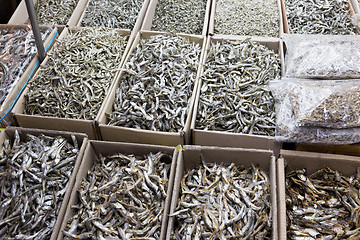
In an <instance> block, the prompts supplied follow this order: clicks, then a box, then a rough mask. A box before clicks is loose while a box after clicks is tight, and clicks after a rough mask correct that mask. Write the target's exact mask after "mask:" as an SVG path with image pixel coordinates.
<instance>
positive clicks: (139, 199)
mask: <svg viewBox="0 0 360 240" xmlns="http://www.w3.org/2000/svg"><path fill="white" fill-rule="evenodd" d="M169 159H172V158H171V156H169V155H165V154H163V153H161V152H158V153H156V154H153V153H150V154H148V155H146V156H144V157H140V156H134V155H124V154H121V153H119V154H115V155H112V156H106V157H103V156H101V155H99V156H98V157H97V158H96V160H95V163H94V165H93V167H92V169H91V170H89V171H88V175H87V176H86V178H83V180H82V183H81V186H80V188H79V189H78V194H79V200H80V202H79V204H78V205H77V206H74V209H75V213H74V216H72V217H71V218H70V219H69V221H68V225H67V227H66V229H65V231H64V232H63V233H64V236H65V238H64V239H159V237H160V228H161V221H162V220H163V218H164V216H163V213H164V208H165V198H166V194H167V193H166V191H167V188H168V180H169V173H170V164H168V163H166V162H168V160H169Z"/></svg>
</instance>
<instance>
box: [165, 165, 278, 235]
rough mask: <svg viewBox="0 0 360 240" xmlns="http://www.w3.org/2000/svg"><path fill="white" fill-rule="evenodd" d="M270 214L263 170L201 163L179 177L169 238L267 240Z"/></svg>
mask: <svg viewBox="0 0 360 240" xmlns="http://www.w3.org/2000/svg"><path fill="white" fill-rule="evenodd" d="M271 215H272V213H271V202H270V183H269V178H268V176H267V174H266V173H265V172H264V171H262V170H261V169H259V168H257V167H254V166H252V167H250V168H244V167H237V166H235V164H231V165H230V166H228V167H224V166H222V165H217V164H209V163H203V164H202V165H200V166H199V167H197V168H195V169H191V170H189V171H187V172H186V173H185V175H184V177H183V178H182V181H181V198H180V199H179V202H178V207H177V209H176V212H174V213H173V214H172V216H176V217H175V219H176V222H175V232H174V233H173V235H172V239H270V235H271V225H272V220H271Z"/></svg>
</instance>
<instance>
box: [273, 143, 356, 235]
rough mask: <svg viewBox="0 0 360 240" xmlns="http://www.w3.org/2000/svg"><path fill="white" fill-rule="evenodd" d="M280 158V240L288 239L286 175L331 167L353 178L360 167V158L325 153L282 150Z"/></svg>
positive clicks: (278, 176) (278, 184)
mask: <svg viewBox="0 0 360 240" xmlns="http://www.w3.org/2000/svg"><path fill="white" fill-rule="evenodd" d="M280 156H281V157H280V158H279V159H278V160H277V189H278V209H279V212H278V226H279V239H280V240H285V239H286V233H287V232H286V231H287V229H286V203H285V199H286V195H285V175H286V173H287V172H288V171H289V170H290V169H291V170H296V169H303V168H306V170H307V174H308V175H310V174H312V173H314V172H315V171H316V170H319V169H322V168H324V167H325V166H327V167H330V168H332V169H335V170H337V171H339V172H340V173H342V174H344V175H345V176H351V175H353V174H356V169H357V167H360V158H359V157H351V156H344V155H333V154H325V153H310V152H299V151H289V150H281V152H280Z"/></svg>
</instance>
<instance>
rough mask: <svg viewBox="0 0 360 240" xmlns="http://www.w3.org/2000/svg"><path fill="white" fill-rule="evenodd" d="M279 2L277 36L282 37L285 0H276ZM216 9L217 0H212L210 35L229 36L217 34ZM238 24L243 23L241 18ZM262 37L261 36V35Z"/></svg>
mask: <svg viewBox="0 0 360 240" xmlns="http://www.w3.org/2000/svg"><path fill="white" fill-rule="evenodd" d="M276 1H277V4H278V9H279V36H278V37H277V38H280V37H281V36H282V34H283V33H284V30H283V29H284V26H283V14H284V12H283V11H282V1H283V0H276ZM215 11H216V0H212V3H211V13H210V19H209V35H211V36H213V35H216V36H223V37H224V36H229V35H223V34H217V33H216V34H215V32H214V31H215V30H214V28H215ZM238 24H241V19H240V20H239V22H238ZM248 37H249V36H248ZM259 37H260V36H259Z"/></svg>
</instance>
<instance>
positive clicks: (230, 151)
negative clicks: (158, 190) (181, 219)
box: [166, 146, 278, 239]
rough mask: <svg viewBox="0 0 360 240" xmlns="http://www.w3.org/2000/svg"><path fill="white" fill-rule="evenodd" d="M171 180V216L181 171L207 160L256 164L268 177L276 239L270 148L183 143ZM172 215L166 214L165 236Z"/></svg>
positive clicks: (172, 224) (275, 206)
mask: <svg viewBox="0 0 360 240" xmlns="http://www.w3.org/2000/svg"><path fill="white" fill-rule="evenodd" d="M177 161H178V162H177V166H176V174H175V182H174V187H173V193H172V200H171V206H170V215H172V214H173V213H174V212H175V210H176V207H177V204H178V199H179V198H180V195H181V192H180V186H181V179H182V178H183V176H184V174H185V170H186V169H187V170H189V169H193V168H195V167H196V166H198V165H199V164H201V163H202V161H205V162H208V163H218V164H221V163H223V164H225V165H229V164H231V163H232V162H233V163H235V164H236V165H237V166H245V167H251V165H252V164H255V165H258V166H259V167H260V168H261V169H262V170H264V171H265V172H266V173H267V174H268V176H269V179H270V194H271V206H272V214H273V215H272V217H273V223H272V239H277V229H278V226H277V202H276V199H277V197H276V194H277V192H276V169H275V157H274V156H273V155H272V152H271V151H268V150H256V149H241V148H219V147H200V146H185V147H184V148H183V149H181V150H180V152H179V155H178V160H177ZM174 221H175V217H174V216H171V217H169V223H168V227H167V234H166V239H171V235H172V234H173V231H174Z"/></svg>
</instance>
